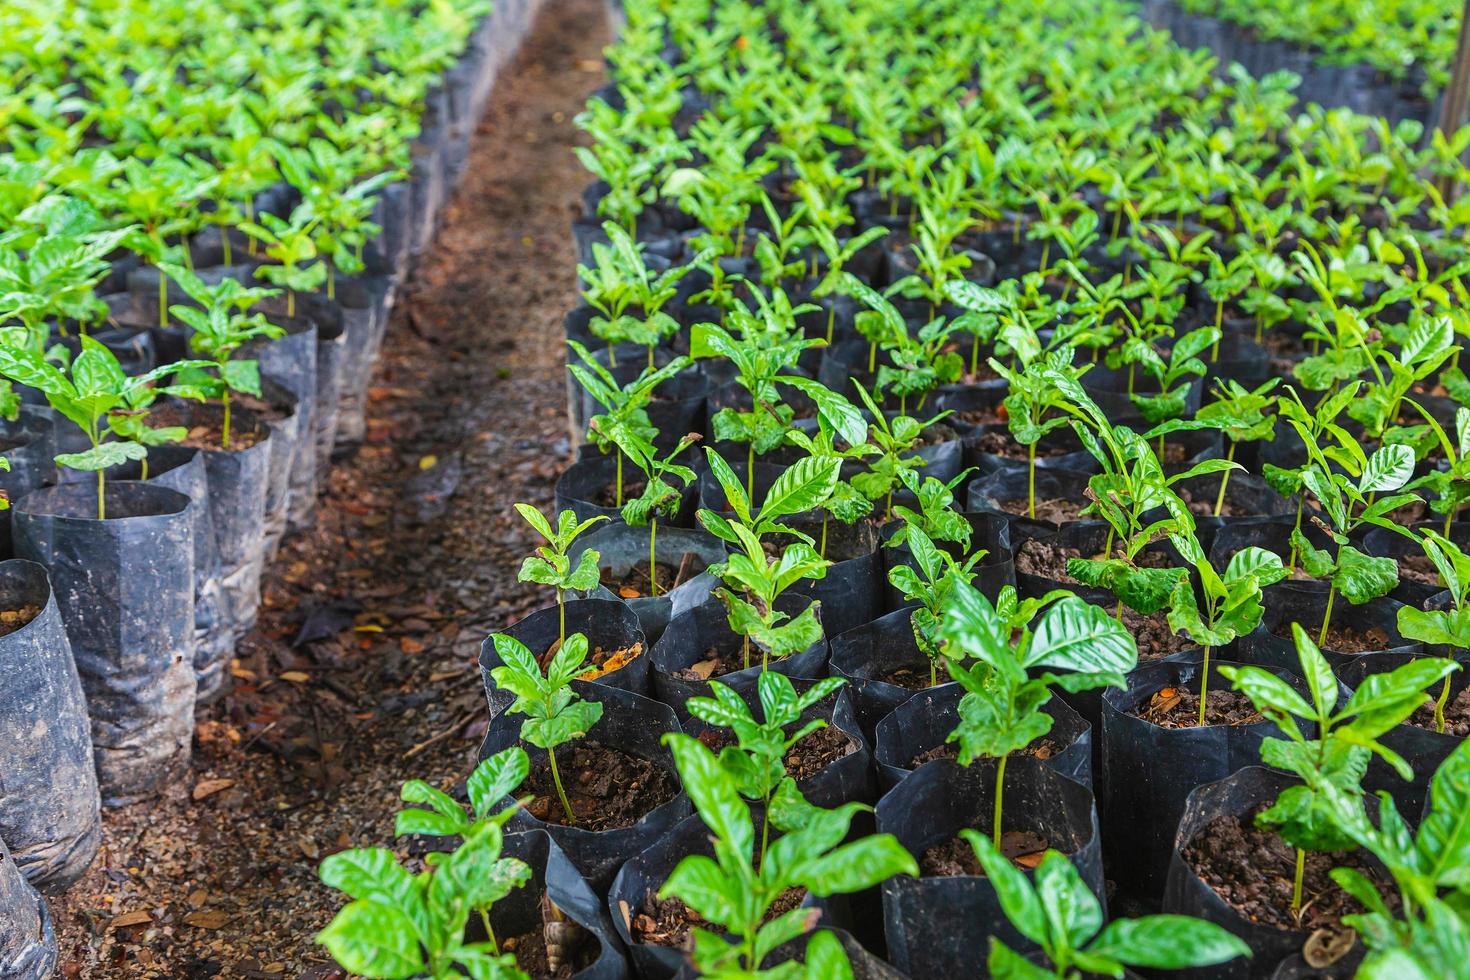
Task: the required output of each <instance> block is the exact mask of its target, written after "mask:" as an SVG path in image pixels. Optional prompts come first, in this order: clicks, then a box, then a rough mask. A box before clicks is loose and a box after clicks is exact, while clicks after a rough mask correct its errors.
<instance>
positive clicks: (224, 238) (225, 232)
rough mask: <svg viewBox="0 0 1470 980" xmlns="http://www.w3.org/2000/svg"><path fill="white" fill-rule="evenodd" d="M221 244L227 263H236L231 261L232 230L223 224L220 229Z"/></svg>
mask: <svg viewBox="0 0 1470 980" xmlns="http://www.w3.org/2000/svg"><path fill="white" fill-rule="evenodd" d="M219 245H220V251H221V253H222V257H223V258H224V260H225V265H234V264H235V263H233V262H231V261H230V230H229V229H228V228H226V227H225V226H223V225H221V226H220V229H219Z"/></svg>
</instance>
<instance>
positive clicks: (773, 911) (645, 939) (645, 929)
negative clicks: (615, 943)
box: [629, 887, 806, 950]
mask: <svg viewBox="0 0 1470 980" xmlns="http://www.w3.org/2000/svg"><path fill="white" fill-rule="evenodd" d="M805 898H806V889H805V888H799V887H798V888H788V889H786V890H785V891H784V892H782V893H781V894H780V895H779V896H778V897H777V898H776V900H775V901H774V902H772V903H771V908H770V909H769V911H767V912H766V916H765V918H764V919H762V920H761V922H762V924H764V923H766V922H770V921H771V920H772V919H774V918H776V917H777V916H781V915H785V914H786V913H787V912H790V911H791V910H792V909H794V908H797V907H798V906H800V905H801V903H802V901H803V900H805ZM695 929H708V930H709V931H711V932H716V933H719V934H721V935H724V934H725V930H724V929H723V928H722V927H720V926H716V925H712V924H711V923H709V922H707V921H705V919H704V917H703V916H701V915H700V914H699V913H698V912H696V911H694V910H693V909H691V908H690V907H689V906H687V905H685V904H684V903H683V902H682V901H680V900H679V899H677V898H666V899H664V900H662V901H659V899H658V898H656V897H655V896H654V895H653V894H652V893H649V895H648V897H647V898H645V899H644V900H643V905H642V907H641V908H639V909H638V910H637V912H634V913H632V920H631V923H630V929H629V931H630V932H631V933H632V935H633V941H634V942H641V943H649V944H651V945H654V946H673V947H677V948H679V949H686V950H687V949H693V948H694V930H695Z"/></svg>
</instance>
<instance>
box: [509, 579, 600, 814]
mask: <svg viewBox="0 0 1470 980" xmlns="http://www.w3.org/2000/svg"><path fill="white" fill-rule="evenodd" d="M594 567H595V566H594ZM492 641H493V642H494V644H495V652H496V654H498V655H499V657H500V662H501V666H499V667H496V668H494V669H493V670H491V671H490V676H491V678H492V679H493V680H494V681H495V683H496V685H497V686H499V687H502V688H504V689H505V690H507V691H509V692H511V693H512V694H514V695H515V700H514V701H512V702H511V704H510V707H508V708H506V709H505V710H506V712H507V713H509V714H521V715H525V716H526V720H525V721H524V722H522V723H521V738H522V739H523V740H525V741H527V742H530V743H531V744H532V745H534V746H536V747H538V748H542V749H545V750H546V758H547V761H548V762H549V764H550V766H551V780H552V782H553V783H555V784H556V795H557V798H558V799H560V800H561V810H562V813H563V814H565V815H566V821H567V826H569V827H575V826H576V825H577V819H576V816H575V814H573V813H572V805H571V803H569V802H568V801H567V793H566V790H565V789H564V788H563V786H562V781H561V771H560V770H559V769H558V768H557V765H556V747H557V746H558V745H565V744H566V743H568V742H570V741H572V740H573V739H578V738H582V737H583V736H585V735H586V734H587V733H588V732H589V731H591V730H592V726H593V725H596V724H597V722H598V721H599V720H601V718H602V705H601V704H600V703H599V702H597V701H587V700H584V699H583V698H582V697H581V695H579V694H577V692H576V691H575V690H573V689H572V681H573V680H574V679H575V678H576V677H577V675H579V674H581V673H582V672H583V667H584V665H585V663H586V661H587V637H586V636H584V635H582V634H581V633H573V634H572V635H571V636H569V637H567V638H566V640H565V641H563V642H562V643H561V644H560V646H558V647H557V650H556V653H555V654H553V655H552V657H551V660H550V662H549V663H548V664H547V665H546V672H545V673H542V671H541V664H540V663H538V662H537V660H536V657H535V656H534V655H533V654H532V653H531V651H530V650H527V649H526V645H525V644H524V643H522V642H521V641H520V640H517V639H516V638H515V637H513V636H507V635H506V634H504V633H496V634H494V635H493V637H492Z"/></svg>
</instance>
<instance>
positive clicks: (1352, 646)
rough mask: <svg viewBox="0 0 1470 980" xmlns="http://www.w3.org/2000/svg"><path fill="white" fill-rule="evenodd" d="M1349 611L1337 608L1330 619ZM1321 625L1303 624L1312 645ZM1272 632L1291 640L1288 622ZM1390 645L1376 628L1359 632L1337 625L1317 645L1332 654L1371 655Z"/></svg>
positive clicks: (1383, 633)
mask: <svg viewBox="0 0 1470 980" xmlns="http://www.w3.org/2000/svg"><path fill="white" fill-rule="evenodd" d="M1341 598H1342V597H1341V596H1339V597H1338V599H1339V601H1340V600H1341ZM1350 609H1351V607H1348V609H1346V610H1344V609H1341V606H1339V607H1338V608H1337V609H1334V610H1333V611H1332V618H1333V619H1336V618H1337V617H1338V614H1339V610H1341V612H1342V613H1343V614H1345V615H1351V612H1349V611H1348V610H1350ZM1321 625H1322V624H1321V622H1320V621H1318V622H1317V623H1315V624H1303V628H1304V629H1306V630H1307V633H1308V635H1309V636H1311V638H1312V642H1314V643H1315V642H1316V641H1317V630H1318V628H1320V627H1321ZM1274 632H1275V633H1276V635H1277V636H1279V637H1281V638H1282V639H1283V640H1290V639H1292V633H1291V622H1290V620H1288V621H1286V622H1283V623H1281V624H1280V625H1279V626H1277V627H1276V629H1275V630H1274ZM1392 645H1393V641H1391V640H1390V639H1389V638H1388V634H1387V633H1385V632H1384V631H1383V630H1381V629H1379V628H1378V627H1377V626H1370V627H1369V628H1368V629H1365V630H1359V629H1354V628H1353V627H1351V626H1341V625H1339V624H1337V623H1333V624H1332V625H1331V626H1329V627H1328V628H1327V642H1326V643H1322V644H1319V646H1321V647H1322V649H1323V650H1331V651H1332V652H1333V653H1372V652H1373V651H1375V650H1387V649H1388V648H1389V647H1391V646H1392Z"/></svg>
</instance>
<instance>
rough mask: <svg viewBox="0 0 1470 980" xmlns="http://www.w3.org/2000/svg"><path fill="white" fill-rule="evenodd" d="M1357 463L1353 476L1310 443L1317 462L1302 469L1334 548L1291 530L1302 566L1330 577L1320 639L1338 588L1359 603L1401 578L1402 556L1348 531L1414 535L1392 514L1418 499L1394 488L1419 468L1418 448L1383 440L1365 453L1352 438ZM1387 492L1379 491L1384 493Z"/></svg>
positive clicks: (1329, 621) (1390, 588) (1323, 639)
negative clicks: (1368, 528)
mask: <svg viewBox="0 0 1470 980" xmlns="http://www.w3.org/2000/svg"><path fill="white" fill-rule="evenodd" d="M1349 446H1350V450H1349V451H1350V452H1352V453H1353V454H1354V459H1353V462H1354V463H1355V464H1356V467H1355V468H1354V470H1352V471H1351V472H1353V473H1356V474H1359V475H1357V476H1356V478H1354V477H1353V476H1350V475H1348V473H1344V472H1342V471H1340V470H1338V469H1336V468H1334V467H1332V466H1331V465H1330V464H1329V462H1328V457H1327V456H1326V455H1325V454H1323V453H1322V452H1321V451H1320V450H1318V449H1317V447H1316V445H1315V444H1314V443H1311V442H1309V443H1307V450H1308V452H1309V453H1311V454H1312V460H1313V461H1312V463H1311V464H1310V465H1308V466H1307V467H1306V469H1305V470H1304V471H1303V472H1302V475H1301V478H1302V486H1303V488H1304V489H1305V490H1306V492H1307V493H1309V494H1311V496H1312V497H1313V498H1314V499H1315V500H1316V501H1317V504H1318V506H1319V507H1320V508H1321V510H1322V512H1323V514H1325V515H1326V518H1327V520H1326V522H1325V523H1323V525H1322V526H1323V529H1324V530H1325V531H1326V532H1327V533H1328V534H1329V536H1330V537H1331V538H1332V543H1333V546H1334V548H1335V554H1333V553H1329V552H1327V551H1325V550H1322V549H1318V548H1315V547H1313V546H1312V543H1311V542H1310V541H1308V540H1307V537H1306V535H1304V534H1303V533H1302V532H1301V531H1300V530H1295V531H1292V533H1291V543H1292V546H1293V548H1294V549H1295V551H1296V553H1297V554H1298V555H1300V556H1301V560H1302V568H1304V569H1305V570H1306V572H1307V574H1308V575H1311V576H1312V577H1314V578H1319V579H1327V581H1328V590H1327V609H1326V611H1325V612H1324V613H1323V615H1322V625H1321V627H1320V629H1318V631H1317V643H1318V645H1319V646H1320V645H1322V644H1324V643H1326V642H1327V630H1328V628H1329V627H1330V626H1331V625H1332V605H1333V600H1334V599H1336V597H1337V595H1338V593H1341V594H1342V596H1343V598H1345V599H1347V601H1348V602H1350V603H1352V604H1353V605H1355V606H1359V605H1362V604H1363V603H1365V602H1368V601H1369V600H1371V599H1376V598H1378V597H1379V596H1383V595H1387V594H1388V593H1389V592H1391V591H1393V588H1394V586H1396V585H1397V584H1398V581H1399V567H1398V562H1397V561H1396V560H1395V559H1393V558H1374V557H1371V556H1369V555H1365V554H1364V553H1363V552H1362V551H1360V550H1358V549H1357V548H1356V547H1354V546H1353V545H1351V544H1349V543H1348V541H1349V536H1350V535H1351V534H1352V533H1353V532H1354V531H1355V530H1357V529H1358V528H1359V527H1361V526H1362V525H1364V524H1373V525H1376V526H1378V527H1383V528H1387V529H1388V530H1390V531H1393V532H1395V533H1397V534H1405V535H1408V536H1410V537H1412V536H1413V535H1412V532H1410V531H1409V530H1408V529H1406V528H1404V527H1402V526H1401V525H1399V524H1397V523H1395V522H1394V521H1393V520H1391V519H1390V515H1391V513H1392V512H1393V511H1394V510H1396V509H1397V508H1399V507H1403V506H1405V505H1406V504H1412V503H1417V502H1418V500H1419V498H1418V497H1417V496H1416V495H1414V494H1412V493H1393V491H1395V490H1399V489H1400V488H1402V487H1403V486H1404V485H1405V484H1407V483H1408V482H1409V478H1410V477H1412V476H1413V474H1414V451H1413V450H1412V449H1410V448H1409V447H1408V446H1402V445H1391V446H1383V447H1381V448H1379V449H1377V450H1375V451H1374V453H1373V455H1371V456H1366V455H1364V453H1363V450H1362V449H1361V448H1359V447H1358V445H1357V443H1349ZM1384 493H1386V494H1388V495H1387V496H1379V494H1384Z"/></svg>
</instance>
